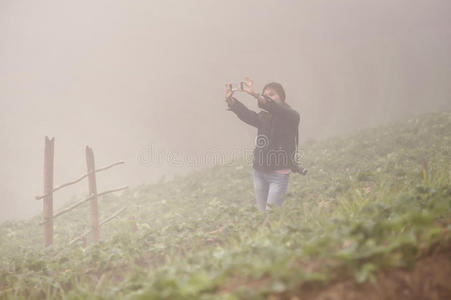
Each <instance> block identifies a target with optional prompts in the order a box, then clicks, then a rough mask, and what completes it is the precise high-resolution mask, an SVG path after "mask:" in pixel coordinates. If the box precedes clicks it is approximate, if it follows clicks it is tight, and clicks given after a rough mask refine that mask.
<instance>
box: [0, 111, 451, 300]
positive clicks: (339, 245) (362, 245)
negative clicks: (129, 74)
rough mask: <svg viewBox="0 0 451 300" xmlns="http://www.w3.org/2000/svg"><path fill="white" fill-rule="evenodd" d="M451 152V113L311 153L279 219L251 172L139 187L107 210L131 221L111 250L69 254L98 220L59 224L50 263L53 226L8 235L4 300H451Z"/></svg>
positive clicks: (200, 174)
mask: <svg viewBox="0 0 451 300" xmlns="http://www.w3.org/2000/svg"><path fill="white" fill-rule="evenodd" d="M450 146H451V114H450V113H436V114H427V115H422V116H418V117H414V118H411V119H409V120H405V121H402V122H396V123H392V124H389V125H386V126H383V127H378V128H373V129H365V130H361V131H358V132H356V133H354V134H352V135H349V136H345V137H341V138H333V139H328V140H325V141H319V142H317V141H308V142H306V143H304V145H303V147H302V149H301V153H302V154H303V162H304V166H305V167H306V168H308V169H309V175H308V176H305V177H303V176H299V175H294V174H292V175H290V184H289V188H288V191H287V195H286V197H285V203H284V205H283V207H281V208H276V209H273V210H272V211H268V212H259V211H257V209H256V208H255V205H254V193H253V187H252V169H251V167H250V163H249V162H248V161H245V160H244V159H243V160H234V161H231V162H228V163H227V164H224V165H217V166H215V167H212V168H207V169H202V170H198V171H195V172H193V173H191V174H189V175H187V176H180V177H176V178H174V179H172V180H170V181H167V182H165V181H161V182H159V183H157V184H151V185H140V186H136V187H134V188H132V189H130V190H128V191H126V192H124V193H123V194H121V195H117V196H113V195H109V196H106V197H104V198H102V199H101V200H100V202H99V207H100V211H101V213H102V215H103V216H104V217H106V216H109V215H111V214H112V213H113V212H114V210H115V209H117V207H120V206H124V205H126V206H127V207H128V209H127V212H126V213H125V214H123V215H121V217H120V218H118V219H116V220H114V221H112V222H111V223H109V224H107V225H105V226H104V227H102V242H101V243H99V244H97V245H93V244H91V243H89V241H87V242H88V243H86V242H84V241H80V242H79V243H78V244H76V245H74V246H71V247H68V246H67V244H68V242H69V241H70V240H71V239H73V238H74V237H75V236H77V235H79V234H80V233H81V232H84V231H85V230H87V229H88V226H89V220H88V219H87V217H86V216H88V213H87V212H88V211H87V207H82V208H80V209H77V210H74V211H72V212H70V213H68V214H67V215H65V216H63V217H61V218H58V219H56V220H55V238H54V240H55V244H54V246H53V247H51V248H49V249H43V247H42V245H43V241H42V228H41V227H40V226H39V225H38V223H39V221H40V218H41V216H36V217H35V218H32V219H30V220H26V221H14V222H4V223H3V224H1V225H0V298H5V299H6V298H11V299H15V298H17V299H35V298H39V299H41V298H68V299H79V298H93V299H111V298H121V299H122V298H126V299H127V298H128V299H240V298H245V299H260V298H272V299H314V298H317V299H334V297H335V299H343V298H350V299H352V298H353V297H354V299H361V298H362V295H363V296H365V297H366V298H368V299H386V298H390V297H392V298H397V299H401V298H403V297H421V298H423V299H424V298H428V297H430V298H431V299H436V298H442V297H450V295H451V288H450V287H449V285H447V284H446V283H447V280H446V278H449V275H450V268H451V263H450V255H449V253H450V245H451V240H450V237H451V234H450V233H451V231H450V230H451V222H450V206H451V183H450V173H451V148H450ZM84 196H85V195H80V198H83V197H84ZM76 200H77V199H74V201H76ZM434 266H435V267H434ZM425 278H426V279H428V278H429V279H430V280H429V281H428V280H425ZM444 279H445V280H444ZM431 280H432V281H431ZM409 282H410V283H409ZM362 293H363V294H362ZM422 296H423V297H422Z"/></svg>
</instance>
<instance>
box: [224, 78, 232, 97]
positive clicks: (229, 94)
mask: <svg viewBox="0 0 451 300" xmlns="http://www.w3.org/2000/svg"><path fill="white" fill-rule="evenodd" d="M224 94H225V98H226V99H229V98H230V97H232V95H233V91H232V84H231V83H229V82H227V83H226V84H225V92H224Z"/></svg>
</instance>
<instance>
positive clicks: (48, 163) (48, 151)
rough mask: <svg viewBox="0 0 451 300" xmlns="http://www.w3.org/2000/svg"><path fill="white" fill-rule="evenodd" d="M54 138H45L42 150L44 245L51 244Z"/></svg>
mask: <svg viewBox="0 0 451 300" xmlns="http://www.w3.org/2000/svg"><path fill="white" fill-rule="evenodd" d="M54 145H55V138H52V139H49V138H48V137H47V136H46V137H45V148H44V195H47V196H46V197H45V198H44V200H43V218H44V222H46V223H45V225H44V245H45V247H48V246H50V245H51V244H52V243H53V192H52V191H53V160H54Z"/></svg>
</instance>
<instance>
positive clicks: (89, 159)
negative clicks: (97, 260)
mask: <svg viewBox="0 0 451 300" xmlns="http://www.w3.org/2000/svg"><path fill="white" fill-rule="evenodd" d="M86 166H87V168H88V181H89V196H91V195H93V196H94V197H92V198H91V200H90V201H89V202H90V211H91V212H90V215H91V230H92V238H93V240H94V242H95V243H97V242H98V241H99V239H100V230H99V208H98V204H97V185H96V173H95V169H96V167H95V161H94V152H93V151H92V148H90V147H89V146H86Z"/></svg>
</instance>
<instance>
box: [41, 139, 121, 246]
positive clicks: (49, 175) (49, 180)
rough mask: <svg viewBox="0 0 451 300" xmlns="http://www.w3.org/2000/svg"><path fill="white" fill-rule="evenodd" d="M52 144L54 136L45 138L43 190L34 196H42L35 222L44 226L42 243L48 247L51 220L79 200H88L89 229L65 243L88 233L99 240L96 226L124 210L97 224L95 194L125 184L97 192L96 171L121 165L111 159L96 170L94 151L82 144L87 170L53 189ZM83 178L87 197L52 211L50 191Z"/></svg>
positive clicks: (109, 191)
mask: <svg viewBox="0 0 451 300" xmlns="http://www.w3.org/2000/svg"><path fill="white" fill-rule="evenodd" d="M54 145H55V138H52V139H49V138H48V137H45V148H44V192H43V194H42V195H41V196H36V197H35V199H37V200H41V199H43V220H42V221H41V222H40V223H39V224H40V225H44V245H45V247H47V246H50V245H51V244H52V243H53V220H54V219H55V218H56V217H58V216H61V215H62V214H64V213H66V212H69V211H71V210H73V209H74V208H76V207H78V206H80V205H82V204H83V203H86V202H89V203H90V220H91V229H90V230H88V231H86V232H85V233H83V234H82V235H81V236H79V237H77V238H76V239H74V240H72V241H71V242H70V243H69V244H70V245H71V244H73V243H75V242H76V241H78V240H80V239H82V238H83V237H85V236H87V235H88V234H89V233H92V238H93V240H94V242H98V241H99V240H100V226H102V225H103V224H105V223H107V222H109V221H111V220H112V219H114V218H115V217H117V216H118V215H119V214H120V213H122V212H123V211H125V207H124V208H122V209H120V210H119V211H117V212H116V213H114V214H113V215H112V216H110V217H108V218H106V219H105V220H104V221H102V222H101V223H99V209H98V197H100V196H103V195H106V194H109V193H113V192H118V191H122V190H125V189H127V188H128V186H124V187H120V188H116V189H112V190H108V191H104V192H101V193H98V192H97V183H96V173H99V172H101V171H104V170H108V169H110V168H112V167H114V166H117V165H121V164H124V162H123V161H119V162H115V163H112V164H110V165H107V166H105V167H102V168H99V169H96V168H95V159H94V152H93V150H92V148H91V147H89V146H86V148H85V155H86V168H87V173H86V174H84V175H82V176H81V177H79V178H77V179H75V180H73V181H70V182H67V183H64V184H61V185H59V186H58V187H56V188H53V167H54V165H53V162H54ZM84 178H88V188H89V196H88V197H87V198H85V199H83V200H81V201H79V202H76V203H74V204H73V205H71V206H69V207H67V208H65V209H62V210H60V211H59V212H57V213H56V214H53V193H54V192H56V191H58V190H60V189H62V188H64V187H67V186H70V185H72V184H75V183H77V182H80V181H82V180H83V179H84Z"/></svg>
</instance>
